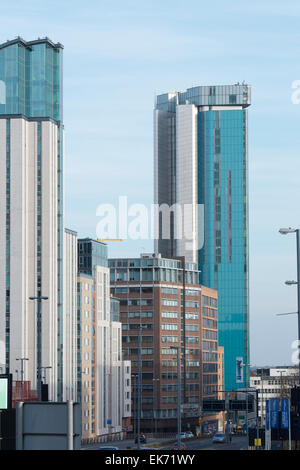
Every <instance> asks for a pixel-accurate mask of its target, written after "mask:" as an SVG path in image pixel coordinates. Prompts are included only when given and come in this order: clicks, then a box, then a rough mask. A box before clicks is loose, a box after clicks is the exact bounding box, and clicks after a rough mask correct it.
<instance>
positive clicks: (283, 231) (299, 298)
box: [279, 227, 300, 385]
mask: <svg viewBox="0 0 300 470" xmlns="http://www.w3.org/2000/svg"><path fill="white" fill-rule="evenodd" d="M279 233H281V235H287V234H288V233H295V234H296V246H297V281H287V282H286V284H287V285H293V284H297V304H298V308H297V313H298V356H297V357H298V367H299V378H298V384H299V385H300V361H299V346H300V259H299V256H300V239H299V229H298V228H296V229H295V228H291V227H289V228H281V229H280V230H279Z"/></svg>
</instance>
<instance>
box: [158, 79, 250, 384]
mask: <svg viewBox="0 0 300 470" xmlns="http://www.w3.org/2000/svg"><path fill="white" fill-rule="evenodd" d="M249 106H250V86H249V85H246V84H236V85H224V86H197V87H193V88H189V89H187V91H185V92H179V91H178V92H177V91H176V92H170V93H165V94H161V95H159V96H157V98H156V104H155V112H154V175H155V176H154V179H155V186H154V195H155V204H156V205H158V206H159V208H160V210H159V211H158V212H157V216H156V224H157V225H156V230H157V240H156V243H155V252H156V253H161V254H162V256H164V257H173V256H185V258H186V261H187V262H192V263H197V264H198V268H199V270H200V272H201V274H200V283H201V284H202V285H205V286H207V287H210V288H213V289H216V290H217V291H218V296H219V339H220V345H222V346H224V351H225V366H224V367H225V387H226V389H227V390H233V389H236V388H239V387H243V386H247V385H249V366H248V364H249V286H248V271H249V261H248V151H247V140H248V137H247V128H248V119H247V107H249ZM168 209H169V211H168ZM170 209H171V210H170ZM168 222H169V225H168Z"/></svg>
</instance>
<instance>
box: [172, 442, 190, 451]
mask: <svg viewBox="0 0 300 470" xmlns="http://www.w3.org/2000/svg"><path fill="white" fill-rule="evenodd" d="M171 450H178V444H174V445H173V446H172V447H171ZM179 450H186V445H185V444H183V443H181V445H180V449H179Z"/></svg>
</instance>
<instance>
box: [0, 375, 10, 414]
mask: <svg viewBox="0 0 300 470" xmlns="http://www.w3.org/2000/svg"><path fill="white" fill-rule="evenodd" d="M7 408H8V377H0V410H7Z"/></svg>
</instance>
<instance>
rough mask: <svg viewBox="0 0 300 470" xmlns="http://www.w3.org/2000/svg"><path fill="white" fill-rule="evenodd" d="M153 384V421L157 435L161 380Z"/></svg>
mask: <svg viewBox="0 0 300 470" xmlns="http://www.w3.org/2000/svg"><path fill="white" fill-rule="evenodd" d="M152 382H153V398H154V399H153V420H154V430H153V431H154V432H153V435H154V436H155V435H156V434H157V411H158V409H157V388H158V382H159V379H152Z"/></svg>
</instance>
